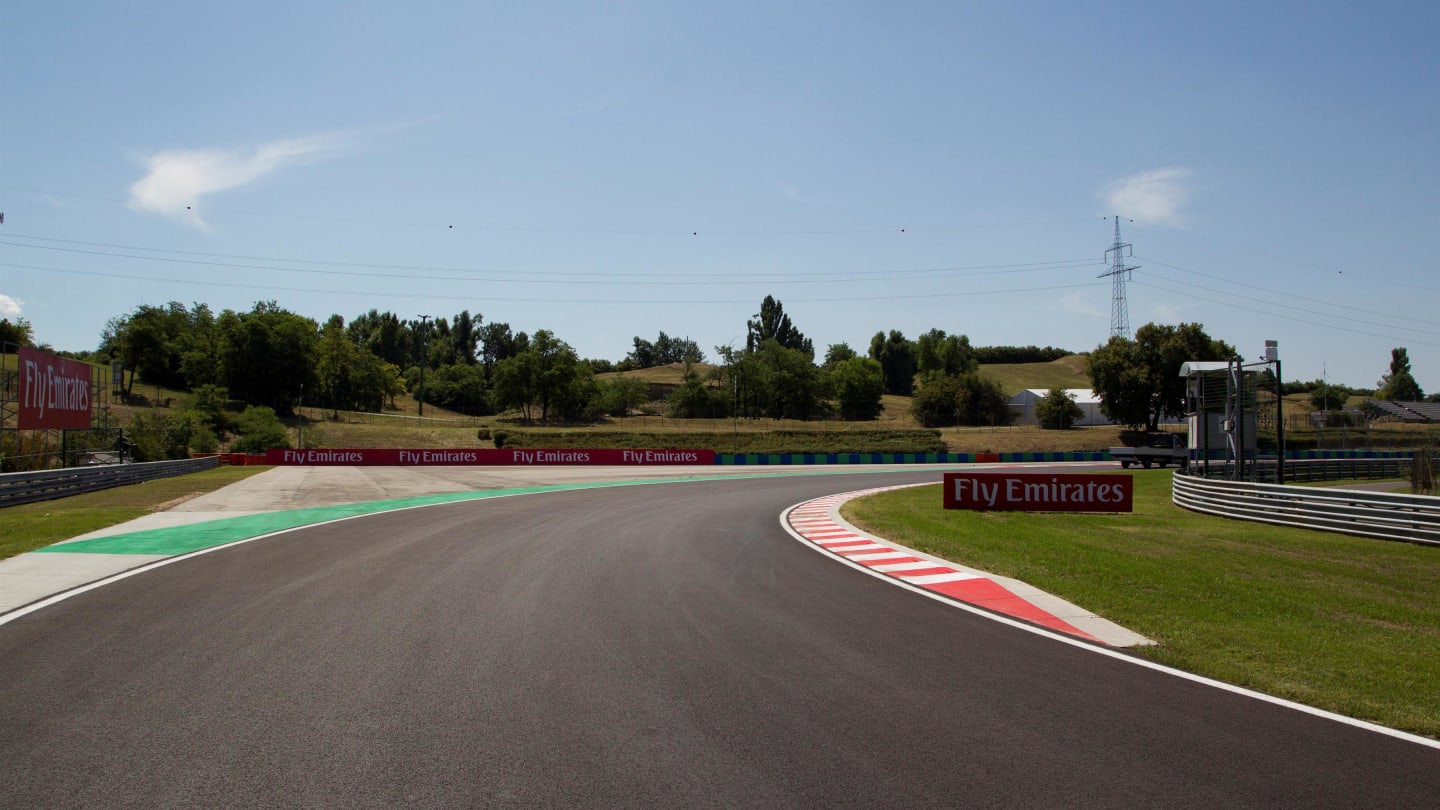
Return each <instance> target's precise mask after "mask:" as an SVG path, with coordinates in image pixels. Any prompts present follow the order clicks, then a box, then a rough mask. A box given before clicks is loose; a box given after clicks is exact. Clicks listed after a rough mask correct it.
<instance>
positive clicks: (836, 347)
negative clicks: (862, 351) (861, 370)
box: [825, 343, 859, 368]
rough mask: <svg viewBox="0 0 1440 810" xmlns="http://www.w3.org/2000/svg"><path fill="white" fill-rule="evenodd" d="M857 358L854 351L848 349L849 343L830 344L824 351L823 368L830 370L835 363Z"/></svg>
mask: <svg viewBox="0 0 1440 810" xmlns="http://www.w3.org/2000/svg"><path fill="white" fill-rule="evenodd" d="M858 356H859V355H857V354H856V353H855V350H854V349H852V348H850V344H849V343H832V344H830V347H829V348H828V349H826V350H825V367H826V368H830V367H832V366H834V365H835V364H836V363H840V362H843V361H845V360H849V359H850V358H852V357H858Z"/></svg>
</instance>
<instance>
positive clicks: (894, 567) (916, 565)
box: [870, 560, 941, 573]
mask: <svg viewBox="0 0 1440 810" xmlns="http://www.w3.org/2000/svg"><path fill="white" fill-rule="evenodd" d="M940 567H941V566H938V565H936V564H935V563H933V562H930V561H929V560H921V561H920V562H903V563H888V564H886V565H872V566H870V570H871V571H884V572H886V573H890V572H893V571H919V570H920V569H922V568H940Z"/></svg>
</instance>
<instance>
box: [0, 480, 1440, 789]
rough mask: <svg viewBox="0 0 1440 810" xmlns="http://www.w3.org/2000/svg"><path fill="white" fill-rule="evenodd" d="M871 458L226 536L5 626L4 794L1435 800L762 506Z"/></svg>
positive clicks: (1357, 750) (1315, 730) (1425, 771)
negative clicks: (230, 542)
mask: <svg viewBox="0 0 1440 810" xmlns="http://www.w3.org/2000/svg"><path fill="white" fill-rule="evenodd" d="M926 477H928V478H930V479H932V480H933V478H934V473H933V472H930V473H909V472H907V473H889V474H876V475H851V476H845V477H844V478H843V479H836V478H830V477H797V478H771V479H764V480H737V481H705V482H689V483H682V484H668V485H663V486H653V487H648V486H647V487H636V488H627V489H600V490H586V491H578V492H566V493H553V494H545V495H536V496H525V497H517V498H507V499H501V500H490V501H480V502H471V503H459V504H451V505H446V506H436V507H430V508H426V509H422V510H416V511H410V512H401V513H392V514H383V515H378V516H372V517H367V518H364V519H359V520H353V521H347V522H341V523H335V524H329V525H324V526H318V527H313V528H310V529H305V530H301V531H296V532H292V533H289V534H285V535H281V536H278V537H274V538H269V539H266V540H262V541H259V542H255V543H248V544H243V545H240V546H236V547H234V548H230V549H225V550H222V551H219V552H217V553H213V554H208V555H203V556H199V557H196V558H194V559H190V560H186V561H184V562H181V563H178V564H175V565H171V566H168V567H166V568H163V569H159V570H157V571H154V572H151V573H147V574H144V575H141V576H137V577H133V578H130V579H127V580H124V581H121V582H118V583H116V584H113V585H110V586H107V587H104V588H100V589H97V590H95V591H92V592H89V593H85V594H82V595H79V596H76V597H74V598H72V599H69V600H66V601H64V602H61V603H59V604H57V605H55V606H52V607H49V608H46V609H44V610H41V611H38V612H36V613H34V614H31V615H29V616H25V617H23V618H21V619H19V620H17V621H15V622H12V623H11V624H8V625H5V626H3V627H0V684H3V687H0V805H3V806H5V807H17V808H18V807H25V808H36V807H127V806H128V807H182V806H183V807H193V806H216V805H229V806H254V807H261V806H264V807H276V806H317V807H318V806H323V807H393V806H397V805H411V806H425V807H475V806H546V805H549V806H558V805H564V806H615V807H672V808H673V807H677V806H715V807H720V806H725V807H734V806H745V807H797V806H825V807H840V806H880V805H885V806H906V807H913V806H957V805H964V806H989V805H997V806H998V805H1004V806H1050V807H1054V806H1066V807H1086V806H1089V807H1115V806H1168V807H1175V806H1194V807H1216V806H1225V807H1237V806H1265V807H1275V806H1286V805H1289V806H1306V807H1316V806H1346V807H1359V806H1368V807H1380V806H1384V807H1408V806H1414V807H1419V806H1431V805H1433V802H1434V797H1435V796H1437V795H1440V752H1437V751H1436V750H1434V749H1431V748H1427V747H1424V746H1420V745H1415V744H1413V743H1407V742H1404V741H1402V740H1396V739H1392V738H1389V737H1385V736H1382V735H1378V734H1375V733H1372V732H1368V731H1365V730H1362V729H1356V728H1352V727H1349V726H1343V725H1340V724H1336V723H1333V722H1330V721H1327V720H1324V719H1322V718H1317V717H1313V716H1310V715H1306V714H1302V713H1299V712H1295V711H1292V710H1288V709H1285V708H1283V707H1279V706H1274V705H1271V704H1267V703H1263V702H1260V701H1257V700H1254V699H1250V698H1246V697H1243V696H1238V695H1235V694H1231V693H1226V692H1221V691H1218V690H1214V689H1211V688H1209V687H1205V686H1203V685H1200V684H1196V683H1192V682H1189V681H1185V680H1181V679H1178V678H1175V677H1172V676H1168V675H1165V674H1163V673H1158V672H1154V671H1152V670H1147V669H1144V668H1141V667H1136V666H1133V665H1131V664H1128V663H1126V662H1124V661H1120V660H1115V659H1112V658H1109V657H1104V656H1100V655H1095V654H1093V653H1090V652H1088V651H1086V650H1084V649H1078V648H1076V647H1073V646H1070V645H1066V644H1061V643H1057V642H1054V641H1051V640H1049V639H1045V638H1042V637H1038V636H1034V635H1031V634H1028V633H1024V632H1020V631H1017V630H1015V629H1013V628H1010V627H1006V626H1004V625H1001V624H998V623H995V622H991V621H988V620H986V619H983V618H980V617H976V616H973V615H971V614H968V613H966V612H964V611H960V610H955V609H953V608H950V607H947V606H945V605H943V604H938V603H936V602H934V601H932V600H930V599H926V598H923V597H919V596H917V595H915V594H913V593H910V592H907V591H904V590H902V589H900V588H896V587H893V586H891V585H888V584H886V583H884V582H881V581H878V580H876V579H874V578H872V577H868V576H865V575H863V574H860V573H858V572H856V571H853V570H851V569H849V568H847V567H845V566H843V565H840V564H836V563H833V562H832V561H830V560H826V559H824V558H823V557H820V556H818V555H816V554H815V553H814V552H813V551H811V550H809V549H807V548H805V547H803V546H802V545H801V544H800V543H797V542H796V541H795V540H793V539H792V538H790V537H789V536H788V535H787V534H786V533H785V532H784V531H783V530H782V529H781V528H780V526H779V525H778V521H777V519H776V516H777V515H778V513H779V512H780V511H781V510H782V509H784V508H785V507H787V506H789V505H791V504H794V503H796V502H798V501H801V500H804V499H806V498H810V497H815V496H818V495H823V494H828V493H831V492H835V491H838V490H840V489H844V488H851V489H853V488H860V487H864V486H874V485H881V484H887V483H902V482H905V481H913V480H921V479H924V478H926Z"/></svg>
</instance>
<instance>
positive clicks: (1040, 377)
mask: <svg viewBox="0 0 1440 810" xmlns="http://www.w3.org/2000/svg"><path fill="white" fill-rule="evenodd" d="M1088 359H1089V355H1085V354H1072V355H1069V356H1067V357H1062V358H1060V359H1059V360H1054V361H1051V362H1049V363H991V364H989V365H982V366H981V367H980V373H981V374H983V375H984V376H986V377H989V378H990V379H992V380H994V381H996V382H998V383H1000V387H1001V388H1003V389H1005V393H1007V394H1017V393H1019V392H1021V391H1023V390H1025V389H1026V388H1044V389H1047V390H1048V389H1050V388H1089V387H1090V375H1088V374H1086V373H1085V363H1086V361H1087V360H1088Z"/></svg>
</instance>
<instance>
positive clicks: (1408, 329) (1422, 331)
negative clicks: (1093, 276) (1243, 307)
mask: <svg viewBox="0 0 1440 810" xmlns="http://www.w3.org/2000/svg"><path fill="white" fill-rule="evenodd" d="M1151 275H1152V276H1153V275H1155V274H1153V273H1152V274H1151ZM1160 278H1163V279H1165V280H1166V281H1169V282H1171V283H1173V284H1181V285H1184V286H1186V287H1194V288H1195V289H1197V290H1205V291H1206V292H1212V293H1215V294H1216V295H1224V296H1229V297H1230V298H1232V299H1233V298H1239V299H1242V300H1245V301H1254V302H1255V303H1257V304H1264V305H1266V306H1269V307H1280V308H1281V309H1288V310H1293V311H1295V312H1304V313H1306V314H1309V315H1318V316H1320V317H1322V318H1336V319H1339V320H1342V321H1350V322H1351V323H1361V324H1365V325H1366V326H1381V327H1389V328H1391V329H1398V330H1400V331H1402V332H1417V333H1419V334H1422V335H1434V336H1436V337H1440V332H1435V331H1431V330H1429V329H1414V328H1412V327H1408V326H1394V325H1392V324H1389V323H1377V322H1375V321H1367V320H1363V319H1361V318H1350V317H1347V316H1345V315H1336V314H1334V313H1330V312H1319V311H1316V310H1313V309H1306V308H1304V307H1297V306H1292V305H1290V304H1281V303H1278V302H1275V301H1266V300H1265V299H1263V298H1254V297H1252V296H1248V295H1240V294H1238V293H1232V292H1227V291H1225V290H1217V289H1215V288H1213V287H1206V286H1204V285H1202V284H1191V283H1190V282H1188V281H1181V280H1180V279H1176V278H1167V277H1165V276H1160ZM1407 320H1409V319H1407ZM1422 323H1423V321H1422Z"/></svg>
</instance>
